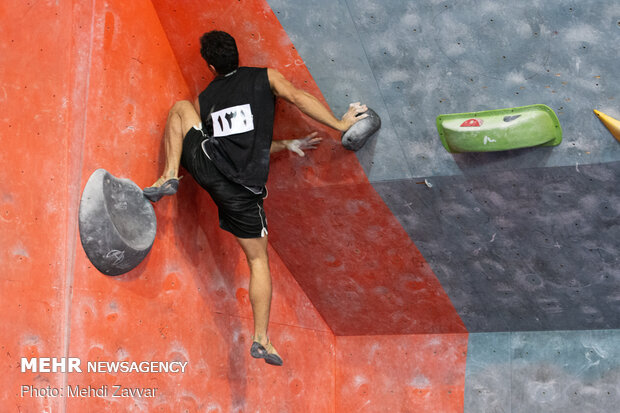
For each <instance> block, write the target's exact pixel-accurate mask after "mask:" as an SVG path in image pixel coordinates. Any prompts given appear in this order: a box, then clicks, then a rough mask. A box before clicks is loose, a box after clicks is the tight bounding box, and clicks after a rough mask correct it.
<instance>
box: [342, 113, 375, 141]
mask: <svg viewBox="0 0 620 413" xmlns="http://www.w3.org/2000/svg"><path fill="white" fill-rule="evenodd" d="M364 113H367V114H368V117H367V118H364V119H362V120H360V121H359V122H356V123H355V124H354V125H353V126H351V127H350V128H349V130H348V131H346V132H345V133H343V134H342V146H344V147H345V148H346V149H348V150H350V151H357V150H358V149H360V148H361V147H362V146H364V144H365V143H366V142H367V141H368V139H370V137H371V136H372V135H374V134H375V132H376V131H378V130H379V128H380V127H381V118H380V117H379V115H377V113H376V112H375V111H374V110H372V109H370V108H368V110H367V111H366V112H364ZM358 116H359V115H358Z"/></svg>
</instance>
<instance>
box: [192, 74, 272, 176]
mask: <svg viewBox="0 0 620 413" xmlns="http://www.w3.org/2000/svg"><path fill="white" fill-rule="evenodd" d="M198 99H199V102H200V118H201V119H202V122H203V125H205V126H206V132H207V134H208V136H209V138H208V140H207V141H206V142H204V143H203V149H204V150H205V152H206V154H207V155H208V156H209V158H210V159H211V160H212V161H213V163H214V164H215V166H216V167H217V169H218V170H219V171H220V172H221V173H222V174H224V176H226V177H227V178H228V179H230V180H231V181H233V182H236V183H239V184H241V185H245V186H251V187H262V186H264V185H265V183H266V182H267V175H268V174H269V150H270V148H271V140H272V138H273V118H274V109H275V96H274V95H273V93H272V91H271V87H270V85H269V78H268V76H267V69H266V68H256V67H240V68H238V69H237V70H236V71H234V72H232V73H231V74H229V75H226V76H218V77H216V78H215V79H213V81H212V82H211V83H209V86H207V88H206V89H205V90H203V91H202V93H201V94H200V96H199V97H198Z"/></svg>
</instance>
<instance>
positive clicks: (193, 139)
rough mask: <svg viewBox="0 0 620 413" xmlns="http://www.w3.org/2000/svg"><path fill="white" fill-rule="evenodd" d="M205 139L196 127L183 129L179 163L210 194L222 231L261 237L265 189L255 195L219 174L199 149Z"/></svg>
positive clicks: (237, 235) (265, 226)
mask: <svg viewBox="0 0 620 413" xmlns="http://www.w3.org/2000/svg"><path fill="white" fill-rule="evenodd" d="M205 139H206V136H205V135H203V133H202V131H201V130H199V129H196V127H192V128H191V129H190V130H189V132H187V135H185V139H184V140H183V152H182V154H181V165H182V166H183V168H185V169H186V170H187V171H188V172H189V173H190V174H191V175H192V176H193V177H194V179H195V180H196V182H198V184H199V185H200V186H201V187H203V188H204V189H205V190H206V191H207V192H208V193H209V195H211V198H212V199H213V202H215V205H217V210H218V215H219V220H220V227H221V228H222V229H223V230H225V231H228V232H230V233H232V234H233V235H235V236H236V237H239V238H261V237H264V236H265V235H267V218H266V216H265V210H264V209H263V199H264V198H266V197H267V188H265V187H263V188H262V192H260V193H259V194H255V193H254V192H253V191H251V190H250V189H248V188H246V187H245V186H243V185H241V184H238V183H235V182H232V181H231V180H229V179H228V178H226V177H225V176H224V175H222V173H221V172H220V171H219V170H218V169H217V167H216V166H215V165H214V164H213V162H212V161H211V160H210V159H209V158H208V157H207V155H206V154H205V153H204V152H203V150H202V146H201V144H202V141H204V140H205Z"/></svg>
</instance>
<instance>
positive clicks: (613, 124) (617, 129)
mask: <svg viewBox="0 0 620 413" xmlns="http://www.w3.org/2000/svg"><path fill="white" fill-rule="evenodd" d="M594 114H595V115H596V116H598V118H599V119H600V120H601V122H603V125H605V127H606V128H607V129H609V131H610V132H611V134H612V135H614V138H616V139H617V140H618V142H620V120H618V119H614V118H612V117H611V116H609V115H606V114H604V113H603V112H599V111H598V110H596V109H594Z"/></svg>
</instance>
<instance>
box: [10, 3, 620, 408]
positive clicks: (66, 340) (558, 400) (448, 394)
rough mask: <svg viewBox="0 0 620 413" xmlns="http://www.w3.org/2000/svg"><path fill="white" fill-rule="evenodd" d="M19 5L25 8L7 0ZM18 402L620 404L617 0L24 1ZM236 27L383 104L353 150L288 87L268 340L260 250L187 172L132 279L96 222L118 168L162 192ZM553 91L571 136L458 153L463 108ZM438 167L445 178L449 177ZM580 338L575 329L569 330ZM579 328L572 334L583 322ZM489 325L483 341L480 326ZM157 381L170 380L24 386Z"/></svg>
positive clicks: (306, 78)
mask: <svg viewBox="0 0 620 413" xmlns="http://www.w3.org/2000/svg"><path fill="white" fill-rule="evenodd" d="M5 3H6V2H5ZM0 21H1V22H2V24H1V25H0V34H1V35H2V36H0V51H1V52H2V58H1V59H2V62H3V64H2V65H0V79H1V80H2V82H1V84H0V107H1V108H2V109H3V110H2V113H3V115H2V120H3V122H0V143H1V144H2V147H3V150H2V151H0V161H2V162H3V164H4V165H5V166H7V167H5V168H2V169H0V245H1V246H2V247H3V248H2V252H0V263H1V265H2V270H3V271H2V275H0V285H1V286H2V289H1V290H2V293H1V294H2V299H1V300H0V310H2V314H3V322H2V323H1V324H2V326H1V327H0V338H1V339H2V340H1V342H0V349H1V350H2V352H1V353H0V363H2V365H3V366H4V372H5V374H4V375H3V376H2V378H1V379H0V384H2V388H1V389H0V404H1V405H2V406H3V408H5V407H6V408H7V409H8V411H22V412H23V411H28V412H30V411H36V412H39V411H45V412H56V411H61V412H65V411H66V412H74V411H80V412H81V411H94V412H96V411H111V412H114V411H118V412H139V411H160V412H177V411H188V412H194V411H196V412H198V411H213V412H218V411H219V412H229V411H232V412H245V411H264V412H272V411H279V412H298V411H312V412H341V411H343V412H347V411H365V412H383V411H385V410H386V409H388V410H390V411H402V412H414V411H415V412H438V411H441V412H460V411H467V412H476V413H478V412H499V411H506V412H554V411H557V412H581V411H613V409H614V408H615V407H616V406H618V404H619V403H620V393H619V392H618V391H617V387H618V382H619V380H620V378H619V375H618V371H619V370H618V366H619V363H620V362H619V360H620V355H619V354H618V348H620V336H619V334H618V329H619V328H620V308H619V305H620V287H619V285H620V272H619V270H618V268H620V262H619V258H618V257H620V209H619V208H620V207H619V205H620V202H619V201H620V199H619V198H620V193H619V189H618V188H619V187H620V186H619V185H618V178H619V176H620V170H619V169H620V166H619V165H620V145H618V142H617V141H616V140H615V139H614V138H613V137H612V136H611V134H609V132H608V131H607V129H605V127H604V126H603V125H602V124H601V123H600V122H599V121H598V119H596V117H595V116H594V115H593V114H592V111H591V110H592V109H594V108H596V109H599V110H601V111H603V112H605V113H607V114H609V115H611V116H613V117H615V118H620V109H618V101H617V99H618V92H619V88H620V83H618V82H617V56H618V55H619V54H620V53H619V52H620V49H619V48H620V6H618V4H617V2H616V1H613V0H601V1H598V2H596V7H594V6H592V5H590V4H588V5H587V7H586V5H585V4H581V3H578V2H573V1H567V0H553V1H547V2H542V1H534V2H528V3H527V4H525V3H524V4H521V3H516V2H509V1H507V0H501V1H482V2H473V1H459V2H456V1H441V0H437V1H435V0H428V1H422V2H405V1H402V0H398V1H396V0H395V1H386V2H380V1H376V0H361V1H358V2H351V1H348V0H336V1H325V0H318V1H316V2H304V1H300V0H299V1H284V0H268V1H265V0H239V1H217V2H216V1H209V2H204V1H199V0H188V1H185V2H182V5H181V4H180V3H179V2H174V1H169V0H153V1H150V0H138V1H132V2H121V1H118V0H108V1H104V0H92V1H89V2H80V1H69V0H67V1H62V2H52V1H39V2H8V3H6V4H3V5H2V6H0ZM210 29H222V30H226V31H229V32H231V33H232V34H233V35H234V36H235V37H236V38H237V41H238V45H239V49H240V53H241V63H242V64H245V65H257V66H270V67H275V68H277V69H278V70H280V71H281V72H282V73H283V74H284V75H285V76H286V77H287V78H289V79H290V80H291V81H292V82H293V83H294V84H295V85H296V86H298V87H301V88H303V89H305V90H307V91H309V92H311V93H313V94H314V95H316V96H317V97H319V99H321V100H322V101H324V102H326V103H328V104H329V105H330V107H331V108H332V110H333V111H334V112H335V113H336V114H337V115H341V114H342V113H343V112H344V111H345V110H346V107H347V105H348V103H349V102H351V101H357V100H361V101H363V102H364V103H367V104H368V105H369V106H371V107H372V108H373V109H375V110H376V111H377V112H378V113H379V115H380V116H381V117H382V121H383V127H382V129H381V131H380V132H379V133H378V135H377V136H376V137H375V138H374V139H373V140H371V141H370V142H369V144H368V145H366V146H365V147H364V148H363V149H361V150H360V151H359V152H357V153H355V154H354V153H351V152H348V151H345V150H343V149H342V147H341V146H340V142H339V138H340V137H339V134H338V133H336V132H334V131H331V130H328V129H327V128H325V127H323V126H321V125H319V124H317V123H316V122H314V121H311V120H309V119H308V118H307V117H305V116H303V115H302V114H301V113H300V112H299V111H298V110H297V109H295V108H294V107H293V106H292V105H290V104H287V103H285V102H278V104H277V108H276V110H277V117H276V128H275V138H276V139H284V138H291V137H301V136H304V135H306V134H308V133H310V132H311V131H313V130H318V131H319V132H320V134H321V135H322V136H323V137H324V141H323V143H322V144H321V146H320V148H319V149H318V150H316V151H314V152H312V153H311V154H309V156H306V157H304V158H300V157H297V156H296V155H293V154H289V153H281V154H278V155H277V156H276V157H274V160H273V163H272V169H271V175H270V180H269V184H268V185H269V190H270V195H269V198H268V199H267V201H266V207H267V214H268V217H269V220H270V221H269V225H270V234H269V236H270V241H271V243H270V247H269V254H270V260H271V266H272V272H273V278H274V301H273V306H272V318H271V321H272V323H271V326H270V335H271V338H272V339H273V340H274V342H275V343H277V345H278V349H279V351H280V352H281V354H282V355H283V357H284V359H285V363H286V364H285V365H284V367H283V368H280V369H274V368H270V367H269V366H267V365H265V364H264V363H262V362H260V361H256V360H253V359H251V357H250V356H249V354H248V348H249V345H250V342H251V337H250V334H251V333H250V332H251V324H252V321H251V310H250V305H249V298H248V291H247V283H248V269H247V264H246V262H245V258H244V257H243V254H242V253H241V251H240V249H239V248H238V246H237V245H236V242H235V240H234V239H233V238H232V237H231V236H230V235H228V234H227V233H224V232H222V231H221V230H219V229H218V228H217V222H216V220H215V219H214V217H215V215H216V210H215V208H214V206H213V204H212V202H211V201H210V199H209V197H208V196H207V195H206V194H204V193H202V192H201V191H200V189H199V188H198V187H197V185H196V184H195V183H194V182H193V181H192V180H191V178H189V177H187V178H186V179H184V180H183V181H181V188H180V191H179V193H178V195H177V196H176V197H170V198H167V199H164V200H162V201H160V202H159V203H158V204H156V206H155V209H156V213H157V217H158V235H157V239H156V241H155V244H154V246H153V250H152V251H151V253H150V255H149V256H148V257H147V258H146V260H145V261H144V262H143V263H142V264H141V265H140V266H138V267H137V268H136V269H135V270H133V271H131V272H130V273H128V274H126V275H123V276H120V277H106V276H103V275H102V274H100V273H99V272H97V271H96V270H95V269H94V268H93V267H92V265H91V264H90V263H89V261H88V260H87V258H86V256H85V254H84V253H83V251H82V249H81V247H80V243H79V238H78V236H77V231H76V230H77V207H78V202H79V196H80V193H81V190H82V188H83V186H84V184H85V183H86V180H87V179H88V177H89V176H90V174H91V173H92V171H94V170H95V169H96V168H100V167H102V168H106V169H107V170H109V171H110V172H111V173H112V174H114V175H116V176H119V177H123V178H130V179H132V180H134V181H135V182H136V183H137V184H138V185H140V186H146V185H148V184H150V183H152V182H153V181H154V180H155V178H156V177H157V175H158V173H159V172H160V170H161V167H162V165H163V145H162V142H161V138H162V133H163V127H164V123H165V119H166V115H167V111H168V108H169V107H170V106H171V105H172V103H173V102H175V101H176V100H179V99H193V97H194V96H195V95H196V94H197V93H198V92H200V91H201V90H202V89H203V88H204V87H205V86H206V85H207V84H208V82H209V81H210V80H211V75H210V73H209V72H208V71H207V70H206V68H205V65H204V62H203V60H202V59H201V58H200V56H199V53H198V50H199V44H198V37H199V36H200V35H201V34H202V33H203V32H205V31H207V30H210ZM533 103H544V104H547V105H549V106H550V107H552V108H553V109H554V111H555V112H556V113H557V114H558V117H559V119H560V122H561V124H562V128H563V131H564V141H563V142H562V144H561V145H560V146H557V147H553V148H529V149H524V150H518V151H508V152H502V153H486V154H460V155H451V154H449V153H447V152H446V151H445V149H444V148H443V146H442V145H441V143H440V140H439V137H438V135H437V132H436V129H435V117H436V116H437V115H439V114H441V113H452V112H466V111H474V110H482V109H495V108H501V107H512V106H521V105H526V104H533ZM425 180H426V182H428V183H430V184H431V185H426V184H425ZM558 330H567V331H558ZM568 330H570V331H568ZM469 332H471V333H472V334H469ZM36 356H41V357H44V356H49V357H63V356H72V357H80V358H81V359H82V360H83V361H86V360H92V361H97V360H102V361H127V360H129V361H132V360H169V361H187V362H188V366H189V367H188V371H187V372H186V373H184V374H176V375H175V374H145V373H142V374H138V373H132V374H121V373H110V374H103V373H99V374H97V373H87V374H76V373H71V374H62V373H57V374H53V373H41V374H33V373H21V372H20V371H19V370H20V364H19V360H20V358H21V357H36ZM106 384H107V385H112V384H121V385H123V386H127V387H157V388H158V395H157V397H155V398H144V397H129V398H125V399H117V398H112V397H97V398H84V397H29V396H28V395H26V396H24V395H21V394H20V386H22V385H33V386H36V387H39V388H44V387H47V386H51V387H58V388H62V387H64V386H67V385H74V386H75V385H83V386H86V385H91V386H102V385H106Z"/></svg>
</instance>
